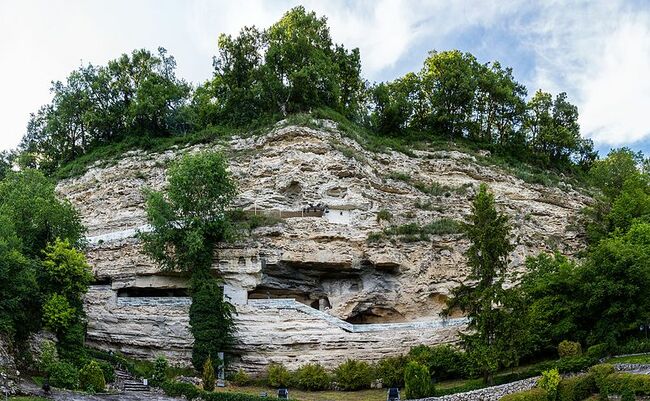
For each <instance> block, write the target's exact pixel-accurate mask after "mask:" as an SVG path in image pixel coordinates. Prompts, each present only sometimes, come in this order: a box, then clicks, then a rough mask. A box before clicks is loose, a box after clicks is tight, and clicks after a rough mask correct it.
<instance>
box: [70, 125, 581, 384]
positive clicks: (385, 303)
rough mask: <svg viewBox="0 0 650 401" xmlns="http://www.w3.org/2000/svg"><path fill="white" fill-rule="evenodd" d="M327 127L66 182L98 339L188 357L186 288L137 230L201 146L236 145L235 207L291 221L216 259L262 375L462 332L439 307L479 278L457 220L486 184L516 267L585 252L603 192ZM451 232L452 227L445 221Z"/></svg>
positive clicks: (138, 157)
mask: <svg viewBox="0 0 650 401" xmlns="http://www.w3.org/2000/svg"><path fill="white" fill-rule="evenodd" d="M326 125H327V126H326V127H324V128H323V129H310V128H304V127H296V126H287V127H278V128H276V129H274V130H272V131H271V132H269V133H267V134H265V135H260V136H255V137H248V138H234V139H232V140H229V141H227V142H224V143H221V144H218V145H210V146H206V145H197V146H194V147H189V148H185V149H175V150H170V151H167V152H165V153H160V154H148V153H144V152H129V153H128V154H126V155H125V156H124V157H123V158H122V159H120V160H117V161H116V162H115V163H114V164H112V165H106V166H99V165H97V166H94V167H92V168H90V169H89V170H88V171H87V172H86V173H85V174H84V175H83V176H81V177H79V178H74V179H69V180H65V181H62V182H60V183H59V186H58V191H59V193H60V195H61V196H64V197H67V198H68V199H69V200H70V201H71V202H72V203H73V204H74V205H75V207H77V209H78V210H79V211H80V213H81V215H82V218H83V222H84V224H85V225H86V226H87V227H88V237H89V243H90V246H89V248H88V251H87V256H88V259H89V262H90V263H91V265H92V266H93V269H94V272H95V275H96V277H97V279H98V282H97V285H95V286H93V288H92V289H91V291H90V292H89V293H88V295H87V297H86V310H87V313H88V317H89V321H90V322H89V332H88V338H89V341H90V342H92V343H95V344H96V345H98V346H101V347H105V348H112V349H120V350H122V351H124V352H126V353H130V354H135V355H139V356H143V357H152V356H154V355H156V354H160V353H164V354H166V355H167V356H168V357H170V358H171V359H172V360H173V361H174V362H176V363H187V362H188V361H189V355H190V352H191V350H190V348H191V342H192V338H191V335H190V334H189V330H188V317H187V311H188V308H189V299H188V298H187V297H186V294H184V293H183V289H184V288H185V287H186V283H185V281H184V280H183V278H182V277H179V276H165V275H162V274H160V272H159V269H158V268H157V266H155V264H153V263H152V262H151V261H150V260H149V259H148V258H147V257H146V256H144V255H143V254H142V252H141V247H140V245H139V243H138V240H137V239H136V238H134V234H135V232H136V231H137V230H138V229H140V230H146V229H147V227H146V219H145V212H144V209H143V195H142V190H143V189H144V188H153V189H161V188H163V186H164V184H165V180H166V178H165V170H166V166H167V165H168V163H169V162H170V161H173V160H175V159H177V158H178V157H179V156H181V155H182V154H184V153H187V152H198V151H202V150H211V149H215V150H219V151H222V152H224V153H226V154H227V155H228V157H229V160H230V171H231V173H232V175H233V177H234V178H235V179H236V181H237V184H238V188H239V195H238V198H237V201H236V206H237V207H240V208H242V209H244V210H246V211H247V212H248V213H252V214H254V213H258V214H265V215H267V216H271V217H276V218H277V219H275V220H277V222H276V221H275V220H274V221H273V223H274V224H272V225H269V226H264V227H259V228H256V229H254V230H253V231H252V233H251V235H250V236H248V237H246V238H244V239H242V241H240V242H239V243H236V244H229V245H228V246H227V247H223V248H222V249H220V250H219V252H218V253H217V255H215V262H214V269H215V270H217V271H218V272H219V274H221V275H222V276H223V277H224V281H225V284H226V288H225V290H226V294H227V295H228V296H229V297H230V299H231V301H232V302H233V303H234V304H236V306H237V310H238V316H237V323H238V328H239V331H238V335H237V336H238V341H239V344H238V348H237V352H238V354H239V357H238V359H237V361H236V362H237V363H238V364H239V366H241V367H244V368H245V369H248V370H250V371H253V372H258V371H260V370H262V369H263V367H264V366H265V365H266V364H268V363H269V362H271V361H278V362H284V363H286V364H288V365H289V367H296V366H298V365H300V364H302V363H307V362H320V363H322V364H324V365H326V366H333V365H336V364H338V363H340V362H341V361H342V360H344V359H345V358H347V357H354V358H359V359H366V360H375V359H378V358H380V357H382V356H385V355H388V354H399V353H402V352H405V351H408V349H409V348H410V346H412V345H415V344H418V343H425V344H436V343H444V342H453V341H455V339H456V335H457V332H458V330H459V329H461V328H462V324H463V320H462V319H450V320H449V321H446V322H441V320H440V318H439V317H438V313H439V312H440V311H441V309H442V308H443V306H444V303H445V300H446V299H447V296H448V294H449V292H450V289H452V288H453V287H455V286H457V285H458V284H459V283H461V282H463V280H465V279H466V277H467V274H468V269H467V267H466V263H465V260H464V257H463V252H464V251H465V250H466V249H467V246H468V243H467V241H465V240H464V239H463V238H462V237H461V236H460V235H459V234H454V233H453V231H454V230H453V226H454V224H453V220H455V221H461V220H463V219H464V217H465V216H467V215H468V213H469V212H470V202H471V199H472V196H473V194H474V193H475V192H476V190H477V189H478V185H479V184H480V183H482V182H485V183H487V184H488V185H489V186H490V188H491V190H492V191H493V192H494V193H495V197H496V200H497V203H498V206H499V207H500V208H501V209H502V210H503V211H504V212H505V213H507V214H508V215H509V216H510V218H511V224H512V227H513V241H514V243H516V244H517V247H516V249H515V250H514V251H513V253H512V255H511V265H512V267H513V268H515V269H521V268H522V267H523V263H524V261H525V258H526V257H527V256H530V255H535V254H537V253H539V252H540V251H550V250H559V251H561V252H563V253H565V254H568V255H571V254H573V253H574V252H576V251H578V250H580V249H581V248H582V246H583V242H582V239H581V236H580V234H579V233H577V232H575V231H573V230H572V229H571V226H572V223H573V221H574V220H575V218H576V215H577V213H578V211H579V210H580V209H581V208H582V207H584V206H585V205H586V204H588V203H589V202H590V199H589V198H588V197H586V196H584V195H582V194H581V193H579V192H577V191H575V190H573V189H572V188H571V187H570V186H568V185H563V186H562V187H561V188H560V187H558V188H549V187H544V186H541V185H533V184H527V183H525V182H524V181H522V180H520V179H518V178H515V177H513V176H512V175H509V174H507V173H505V172H504V171H502V170H500V169H498V168H495V167H491V166H489V164H488V163H485V162H484V161H483V160H484V159H483V158H478V159H477V158H476V157H475V156H472V155H469V154H465V153H461V152H457V151H431V152H428V151H415V152H414V154H413V155H411V156H407V155H405V154H402V153H397V152H391V153H373V152H369V151H367V150H364V148H362V147H361V146H360V145H359V143H357V142H356V141H354V140H352V139H350V138H348V137H346V136H345V135H343V134H342V133H340V132H338V131H336V129H333V127H332V125H331V123H327V124H326ZM324 206H326V207H324ZM323 209H325V210H323ZM430 223H433V225H432V227H434V228H433V229H431V230H430V231H429V233H430V234H428V235H427V234H422V230H421V229H420V228H419V227H422V226H425V225H427V224H430ZM405 224H411V225H410V226H406V228H407V229H403V230H401V231H399V230H395V229H392V230H388V231H389V232H393V233H397V232H403V233H405V235H393V236H391V235H380V234H378V233H381V232H382V231H383V230H384V229H387V228H389V229H390V228H391V227H395V226H400V225H405ZM441 226H442V227H443V228H444V227H447V226H452V229H447V230H443V229H436V228H435V227H441ZM403 228H404V227H403ZM444 232H452V233H449V234H443V233H444ZM307 312H313V313H307ZM443 323H444V325H443ZM418 324H420V325H421V326H418Z"/></svg>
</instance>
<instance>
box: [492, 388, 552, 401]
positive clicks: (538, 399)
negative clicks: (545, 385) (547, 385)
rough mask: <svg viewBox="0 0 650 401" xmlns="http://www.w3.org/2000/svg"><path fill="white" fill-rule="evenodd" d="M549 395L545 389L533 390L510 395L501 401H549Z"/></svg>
mask: <svg viewBox="0 0 650 401" xmlns="http://www.w3.org/2000/svg"><path fill="white" fill-rule="evenodd" d="M546 397H547V394H546V391H544V389H541V388H533V389H530V390H528V391H522V392H519V393H514V394H508V395H505V396H503V397H501V399H500V401H547V398H546Z"/></svg>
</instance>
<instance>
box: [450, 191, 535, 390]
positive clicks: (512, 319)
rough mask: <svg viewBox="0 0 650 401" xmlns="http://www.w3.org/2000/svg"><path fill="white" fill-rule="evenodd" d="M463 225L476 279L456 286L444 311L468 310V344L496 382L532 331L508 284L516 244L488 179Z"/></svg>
mask: <svg viewBox="0 0 650 401" xmlns="http://www.w3.org/2000/svg"><path fill="white" fill-rule="evenodd" d="M464 229H465V233H466V236H467V238H468V239H469V241H470V246H469V248H468V250H467V252H466V253H465V256H466V258H467V264H468V265H469V267H470V269H471V270H470V274H469V277H468V278H469V279H470V280H471V281H470V283H468V284H462V285H461V286H459V287H457V288H455V289H454V290H453V291H452V296H451V297H450V299H449V300H448V303H447V308H446V309H445V311H444V312H443V315H449V314H450V313H451V311H452V310H454V309H459V310H460V311H462V312H463V313H465V314H466V315H467V317H468V318H469V325H468V327H469V329H470V330H471V333H470V334H465V335H462V336H461V339H462V341H463V346H464V347H465V349H466V350H467V352H468V354H469V356H470V357H471V358H472V359H473V361H474V362H475V363H476V365H477V366H478V367H479V369H480V370H481V373H482V374H483V377H484V379H485V381H486V382H487V383H491V382H492V377H493V375H494V373H495V372H496V371H497V370H498V369H499V368H500V367H502V366H509V365H511V364H513V363H516V362H517V360H518V358H519V357H520V352H521V350H522V349H523V346H522V344H521V342H524V341H526V340H527V335H525V330H524V328H525V324H524V323H523V322H522V321H521V319H520V317H519V316H517V314H516V313H513V309H514V308H515V307H518V306H519V305H516V303H515V301H514V300H516V297H515V296H514V294H513V293H512V292H511V291H507V290H505V289H504V287H503V284H504V282H505V279H506V273H507V268H508V255H509V254H510V252H511V251H512V250H513V249H514V246H513V245H512V244H511V243H510V226H509V224H508V218H507V217H506V216H505V215H504V214H501V213H499V212H498V211H497V210H496V207H495V204H494V195H492V194H491V193H490V192H489V191H488V188H487V185H485V184H482V185H481V187H480V189H479V192H478V194H477V196H476V198H475V199H474V201H473V203H472V214H471V215H470V217H469V223H466V224H465V225H464ZM513 304H515V305H513ZM514 310H517V309H514Z"/></svg>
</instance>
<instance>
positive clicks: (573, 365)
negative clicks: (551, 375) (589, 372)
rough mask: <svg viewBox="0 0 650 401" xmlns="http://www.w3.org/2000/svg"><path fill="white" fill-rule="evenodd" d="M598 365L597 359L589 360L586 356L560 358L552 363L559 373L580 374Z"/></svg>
mask: <svg viewBox="0 0 650 401" xmlns="http://www.w3.org/2000/svg"><path fill="white" fill-rule="evenodd" d="M597 363H598V359H595V358H589V357H587V356H579V357H571V358H562V359H560V360H559V361H556V362H553V365H554V367H555V368H557V370H558V371H560V373H571V372H581V371H583V370H585V369H587V368H589V367H590V366H593V365H594V364H597Z"/></svg>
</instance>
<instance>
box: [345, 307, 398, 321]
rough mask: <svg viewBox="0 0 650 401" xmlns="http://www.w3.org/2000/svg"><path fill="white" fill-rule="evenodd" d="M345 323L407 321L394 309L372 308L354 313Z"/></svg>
mask: <svg viewBox="0 0 650 401" xmlns="http://www.w3.org/2000/svg"><path fill="white" fill-rule="evenodd" d="M345 321H346V322H348V323H352V324H375V323H402V322H405V321H406V319H405V318H404V315H402V314H401V313H399V312H398V311H396V310H395V309H393V308H382V307H379V308H377V307H371V308H368V309H363V310H359V311H355V312H353V313H352V314H351V315H350V316H348V318H347V319H345Z"/></svg>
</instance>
